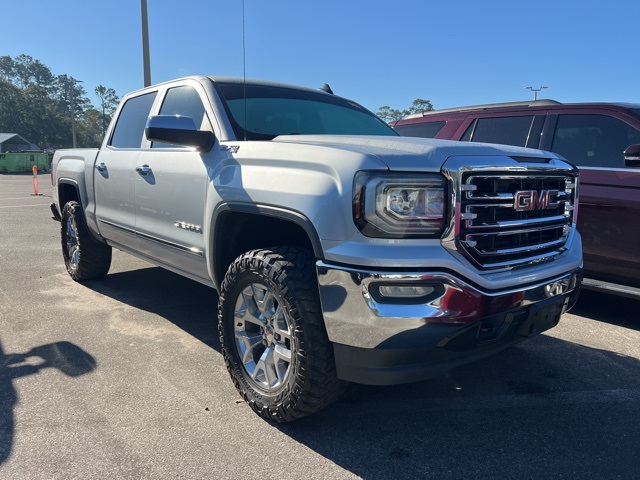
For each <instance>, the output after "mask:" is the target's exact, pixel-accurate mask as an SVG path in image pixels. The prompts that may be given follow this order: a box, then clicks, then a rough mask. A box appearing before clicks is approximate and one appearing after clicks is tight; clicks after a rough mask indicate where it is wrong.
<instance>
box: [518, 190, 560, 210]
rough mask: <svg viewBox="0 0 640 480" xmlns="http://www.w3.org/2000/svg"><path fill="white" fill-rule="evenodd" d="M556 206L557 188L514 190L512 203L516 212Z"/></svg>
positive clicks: (547, 208)
mask: <svg viewBox="0 0 640 480" xmlns="http://www.w3.org/2000/svg"><path fill="white" fill-rule="evenodd" d="M557 206H558V190H541V191H540V192H537V191H536V190H522V191H520V192H516V194H515V198H514V205H513V208H515V209H516V210H517V211H518V212H529V211H532V210H549V209H551V208H556V207H557Z"/></svg>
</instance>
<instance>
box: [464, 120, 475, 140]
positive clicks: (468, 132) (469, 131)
mask: <svg viewBox="0 0 640 480" xmlns="http://www.w3.org/2000/svg"><path fill="white" fill-rule="evenodd" d="M476 122H477V120H474V121H473V122H471V125H469V127H468V128H467V130H466V131H465V132H464V135H462V138H460V141H461V142H470V141H471V135H472V134H473V129H474V128H475V126H476Z"/></svg>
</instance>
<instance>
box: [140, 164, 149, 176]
mask: <svg viewBox="0 0 640 480" xmlns="http://www.w3.org/2000/svg"><path fill="white" fill-rule="evenodd" d="M136 172H138V173H139V174H140V175H149V174H150V173H151V172H152V170H151V167H150V166H149V165H142V166H141V167H136Z"/></svg>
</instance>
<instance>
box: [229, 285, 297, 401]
mask: <svg viewBox="0 0 640 480" xmlns="http://www.w3.org/2000/svg"><path fill="white" fill-rule="evenodd" d="M234 316H235V332H234V333H235V339H236V348H237V349H238V354H239V356H240V359H241V360H242V364H243V366H244V369H245V370H246V371H247V373H248V374H249V377H250V378H251V379H253V381H254V382H255V384H256V386H257V387H259V388H260V389H262V390H264V391H267V392H271V391H274V390H277V389H278V388H280V387H281V386H282V385H283V384H284V383H285V381H286V380H287V377H288V376H289V373H290V370H291V356H292V351H291V350H292V346H291V324H290V322H289V319H288V318H287V314H286V313H285V308H284V307H283V305H282V302H281V301H280V299H279V298H278V296H277V295H276V294H275V293H274V291H273V290H271V289H270V288H269V287H267V286H266V285H263V284H260V283H251V284H249V285H247V286H246V287H244V289H243V290H242V292H241V293H240V295H238V298H237V300H236V305H235V311H234Z"/></svg>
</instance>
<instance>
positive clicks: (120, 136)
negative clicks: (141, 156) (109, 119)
mask: <svg viewBox="0 0 640 480" xmlns="http://www.w3.org/2000/svg"><path fill="white" fill-rule="evenodd" d="M157 93H158V92H151V93H146V94H144V95H140V96H138V97H133V98H130V99H129V100H127V102H126V103H125V104H124V106H123V107H122V110H121V111H120V116H119V117H118V121H117V123H116V127H115V129H114V131H113V135H112V136H111V142H110V143H109V145H111V146H112V147H117V148H140V147H141V145H142V139H143V138H144V127H145V125H146V124H147V119H148V118H149V112H150V111H151V106H152V105H153V101H154V100H155V98H156V94H157Z"/></svg>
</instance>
